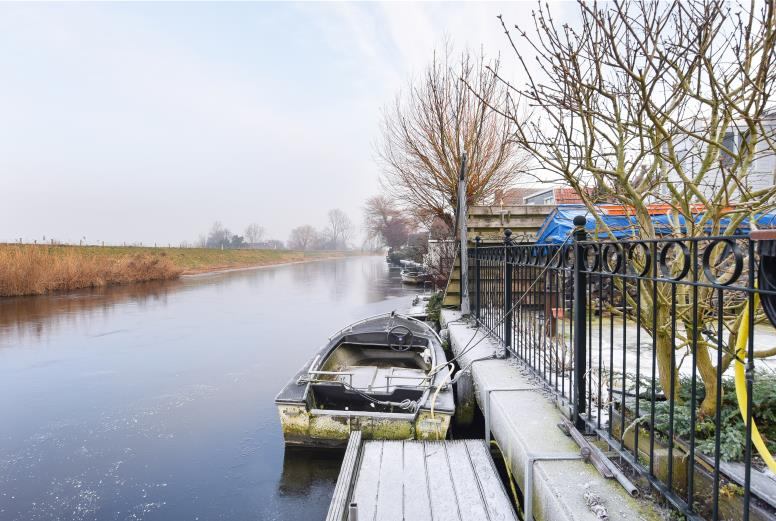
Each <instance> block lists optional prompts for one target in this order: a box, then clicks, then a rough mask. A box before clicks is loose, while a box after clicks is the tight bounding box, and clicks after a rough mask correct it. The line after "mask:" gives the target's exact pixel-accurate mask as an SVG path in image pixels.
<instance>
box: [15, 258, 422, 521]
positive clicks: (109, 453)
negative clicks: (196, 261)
mask: <svg viewBox="0 0 776 521" xmlns="http://www.w3.org/2000/svg"><path fill="white" fill-rule="evenodd" d="M414 291H415V290H413V289H411V288H406V287H402V284H401V282H400V281H399V278H398V272H397V271H395V270H393V271H389V270H388V268H387V266H386V264H385V261H384V260H383V259H382V258H378V257H355V258H348V259H339V260H333V261H320V262H311V263H306V264H296V265H287V266H277V267H271V268H264V269H254V270H244V271H235V272H229V273H220V274H208V275H201V276H194V277H184V278H183V279H181V280H177V281H170V282H165V283H146V284H137V285H131V286H120V287H112V288H103V289H98V290H89V291H80V292H74V293H69V294H63V295H55V296H45V297H21V298H10V299H0V418H1V420H0V425H1V427H0V440H1V441H0V520H3V521H5V520H24V521H33V520H55V519H61V520H71V519H72V520H141V519H142V520H203V521H204V520H210V519H228V520H240V521H242V520H251V519H257V520H292V519H293V520H308V519H310V520H312V519H321V518H323V517H324V515H325V512H326V509H327V507H328V502H329V499H330V496H331V491H332V490H333V487H334V483H335V480H336V477H337V472H338V470H339V464H340V457H341V456H340V455H339V454H336V453H335V454H330V453H320V452H304V451H285V450H284V447H283V440H282V435H281V432H280V426H279V424H278V420H277V415H276V412H275V408H274V405H273V399H274V396H275V394H276V393H277V391H278V390H279V389H280V388H281V386H282V385H283V384H284V383H285V382H286V381H287V379H288V378H289V377H291V375H293V374H294V372H295V371H296V370H297V369H298V368H299V367H300V366H301V365H302V364H303V363H304V362H305V361H306V360H307V359H308V358H309V357H310V356H311V355H312V354H313V353H314V352H315V351H316V350H317V348H318V347H320V346H321V345H322V344H323V343H324V342H325V340H326V337H327V336H328V335H329V334H330V333H332V332H333V331H335V330H336V329H339V328H340V327H341V326H343V325H345V324H347V323H349V322H352V321H355V320H357V319H359V318H362V317H365V316H368V315H373V314H377V313H381V312H385V311H390V310H393V309H397V308H399V309H401V308H405V307H407V306H408V304H409V301H410V295H411V294H412V293H413V292H414Z"/></svg>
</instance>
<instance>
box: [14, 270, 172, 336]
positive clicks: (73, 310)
mask: <svg viewBox="0 0 776 521" xmlns="http://www.w3.org/2000/svg"><path fill="white" fill-rule="evenodd" d="M181 285H182V282H181V281H180V280H171V281H152V282H145V283H141V284H130V285H126V286H110V287H101V288H92V289H85V290H80V291H76V292H71V293H66V294H56V295H50V296H30V297H11V298H0V347H2V346H8V345H11V341H12V340H19V339H20V338H23V337H25V336H27V335H31V336H33V337H34V338H36V339H37V340H41V339H42V337H43V335H44V334H46V333H47V332H49V331H51V330H52V329H56V328H58V327H61V326H64V325H69V326H73V325H74V324H75V323H77V322H79V321H83V320H85V319H87V318H88V317H89V316H91V315H94V314H100V315H103V316H107V315H108V314H110V313H111V312H113V311H114V310H115V309H116V305H117V304H119V303H122V302H131V303H132V304H133V305H134V306H137V307H139V308H143V307H145V306H149V305H165V304H166V303H167V296H168V294H169V293H170V292H171V291H176V290H177V289H179V288H180V287H181Z"/></svg>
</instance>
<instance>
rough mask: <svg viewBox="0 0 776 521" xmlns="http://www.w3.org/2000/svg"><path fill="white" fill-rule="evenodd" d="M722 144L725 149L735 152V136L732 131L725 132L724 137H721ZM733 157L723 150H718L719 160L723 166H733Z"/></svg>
mask: <svg viewBox="0 0 776 521" xmlns="http://www.w3.org/2000/svg"><path fill="white" fill-rule="evenodd" d="M722 146H723V147H725V148H726V149H728V150H730V151H732V152H736V151H737V150H736V148H737V147H736V136H735V133H733V132H727V133H725V137H724V138H722ZM734 161H735V159H734V158H733V156H731V155H730V154H728V153H727V152H725V151H724V150H723V151H721V152H720V154H719V162H720V164H721V165H722V166H723V167H726V168H729V167H731V166H733V163H734Z"/></svg>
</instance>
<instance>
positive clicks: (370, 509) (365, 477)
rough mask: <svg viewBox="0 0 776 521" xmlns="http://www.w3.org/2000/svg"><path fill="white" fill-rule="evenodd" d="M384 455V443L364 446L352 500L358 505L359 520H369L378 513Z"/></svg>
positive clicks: (378, 442) (377, 442)
mask: <svg viewBox="0 0 776 521" xmlns="http://www.w3.org/2000/svg"><path fill="white" fill-rule="evenodd" d="M382 453H383V442H382V441H372V442H369V443H365V444H364V448H363V450H362V455H361V462H360V463H359V466H358V476H357V478H356V486H355V488H354V490H353V499H352V501H353V502H355V503H357V505H358V514H359V515H358V517H359V519H366V520H369V519H374V517H375V512H376V511H377V491H378V487H379V486H380V464H381V462H382Z"/></svg>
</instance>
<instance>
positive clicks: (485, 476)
mask: <svg viewBox="0 0 776 521" xmlns="http://www.w3.org/2000/svg"><path fill="white" fill-rule="evenodd" d="M466 450H467V451H468V452H469V458H470V460H471V465H472V468H473V469H474V474H475V475H476V476H477V480H478V481H479V484H480V493H481V494H482V497H483V500H484V502H485V506H486V508H487V509H488V517H489V518H490V519H491V520H493V521H508V520H512V519H515V516H514V515H513V512H512V503H511V502H510V501H509V497H507V495H506V494H505V492H504V490H503V487H502V483H501V480H500V479H499V478H498V472H497V471H496V467H495V465H494V464H493V460H492V459H491V457H490V451H489V450H488V448H487V446H486V445H485V442H484V441H482V440H466Z"/></svg>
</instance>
